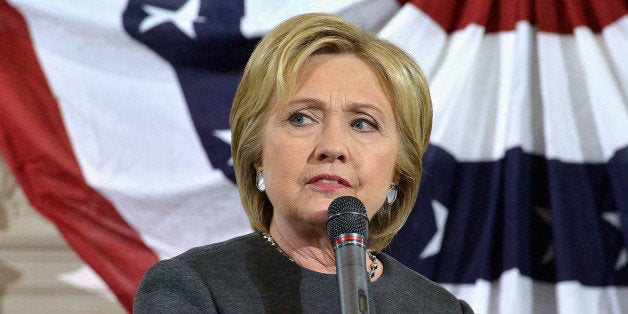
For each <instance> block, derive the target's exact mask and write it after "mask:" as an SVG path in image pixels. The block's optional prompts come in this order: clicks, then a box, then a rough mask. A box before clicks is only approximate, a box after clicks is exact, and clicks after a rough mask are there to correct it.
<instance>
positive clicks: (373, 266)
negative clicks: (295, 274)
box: [262, 232, 379, 278]
mask: <svg viewBox="0 0 628 314" xmlns="http://www.w3.org/2000/svg"><path fill="white" fill-rule="evenodd" d="M262 237H263V238H264V239H266V241H268V243H270V245H272V246H273V247H274V248H275V249H276V250H277V251H279V253H281V254H283V256H285V257H287V258H288V259H289V260H290V261H291V262H293V263H295V261H294V259H292V257H290V256H288V254H286V252H284V250H282V249H281V247H280V246H279V244H277V242H275V239H273V237H272V236H271V235H270V234H268V233H266V232H262ZM366 254H367V255H368V256H369V259H370V260H371V266H370V269H369V276H370V277H371V278H373V277H375V271H376V270H377V268H378V267H379V264H377V256H375V254H374V253H373V252H372V251H371V250H370V249H367V250H366Z"/></svg>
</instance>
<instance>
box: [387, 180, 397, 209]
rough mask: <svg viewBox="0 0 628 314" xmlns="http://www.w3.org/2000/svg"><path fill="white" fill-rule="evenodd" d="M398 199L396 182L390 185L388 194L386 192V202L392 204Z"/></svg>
mask: <svg viewBox="0 0 628 314" xmlns="http://www.w3.org/2000/svg"><path fill="white" fill-rule="evenodd" d="M396 199H397V186H396V185H394V184H391V185H390V189H389V190H388V194H386V202H387V203H388V205H392V203H394V202H395V200H396Z"/></svg>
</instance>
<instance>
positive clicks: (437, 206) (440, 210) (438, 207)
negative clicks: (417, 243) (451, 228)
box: [420, 200, 449, 259]
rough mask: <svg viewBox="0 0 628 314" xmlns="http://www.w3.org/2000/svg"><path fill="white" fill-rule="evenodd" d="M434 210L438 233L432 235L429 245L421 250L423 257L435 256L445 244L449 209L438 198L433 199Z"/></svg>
mask: <svg viewBox="0 0 628 314" xmlns="http://www.w3.org/2000/svg"><path fill="white" fill-rule="evenodd" d="M432 211H434V220H435V222H436V233H434V235H433V236H432V239H431V240H430V242H429V243H428V244H427V246H426V247H425V248H424V249H423V252H421V255H420V257H421V259H424V258H428V257H430V256H434V255H436V254H438V253H439V252H440V249H441V246H442V245H443V238H444V236H445V223H447V216H449V210H448V209H447V207H445V205H443V204H441V203H439V202H438V201H437V200H432Z"/></svg>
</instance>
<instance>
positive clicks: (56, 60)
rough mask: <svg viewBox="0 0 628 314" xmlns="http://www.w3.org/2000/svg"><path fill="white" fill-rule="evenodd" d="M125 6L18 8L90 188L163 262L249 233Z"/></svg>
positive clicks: (176, 90)
mask: <svg viewBox="0 0 628 314" xmlns="http://www.w3.org/2000/svg"><path fill="white" fill-rule="evenodd" d="M125 2H126V1H118V2H117V3H116V5H115V6H114V5H113V3H112V2H108V3H109V4H110V5H108V6H105V5H103V3H101V2H85V1H66V2H60V3H57V4H55V5H54V7H53V6H47V5H45V3H46V2H45V1H39V0H30V1H26V0H22V1H14V3H15V4H16V6H17V7H18V8H21V10H22V13H23V14H24V15H25V17H26V19H27V21H28V24H29V27H30V29H31V32H32V37H33V41H34V44H35V48H36V52H37V55H38V57H39V59H40V62H41V64H42V66H43V68H44V72H45V73H46V76H47V77H48V79H49V82H50V85H51V87H52V90H53V92H54V94H55V95H56V96H57V98H58V100H59V104H60V107H61V110H62V114H63V118H64V122H65V124H66V128H67V130H68V134H69V136H70V140H71V142H72V145H73V148H74V151H75V153H76V156H77V158H78V162H79V164H80V166H81V169H82V171H83V174H84V176H85V178H86V181H87V182H88V184H89V185H90V186H92V187H94V188H95V189H96V190H98V191H99V192H100V193H102V194H103V195H104V196H105V197H107V198H108V199H109V200H110V201H111V202H112V203H113V204H114V206H115V207H116V209H117V210H118V211H119V212H120V214H121V215H122V216H123V217H124V218H125V219H126V220H127V222H128V223H129V224H130V225H131V226H132V227H133V228H134V229H135V230H136V231H138V232H139V234H140V235H141V236H142V238H143V240H144V241H145V243H146V244H147V245H148V246H149V247H151V248H152V249H153V250H154V251H155V252H156V253H157V254H158V255H159V256H160V257H169V256H172V255H174V254H177V253H179V252H181V251H183V250H185V249H187V248H189V247H192V246H197V245H201V244H206V243H210V242H216V241H219V240H223V239H227V238H230V237H233V236H235V235H238V234H242V233H245V232H249V230H250V227H249V224H248V222H247V219H246V217H245V215H244V213H243V210H242V209H241V205H240V201H239V197H238V193H237V189H236V187H235V186H234V185H233V184H232V183H231V182H230V181H229V180H228V179H226V178H225V177H224V176H223V174H222V173H221V172H220V171H217V170H213V169H212V168H211V167H210V164H209V161H208V160H207V158H206V155H205V153H204V151H203V149H202V147H201V144H200V140H199V138H198V135H197V133H196V132H195V130H194V127H193V125H192V121H191V118H190V116H189V112H188V110H187V106H186V103H185V101H184V99H183V96H182V92H181V90H180V87H179V83H178V80H177V78H176V76H175V74H174V71H173V69H172V68H171V67H170V65H168V64H167V63H166V62H165V61H164V60H162V59H161V58H159V57H158V56H157V55H156V54H155V53H153V52H151V51H150V50H149V49H147V48H146V47H144V46H141V45H140V44H139V43H137V42H135V41H133V40H131V39H130V38H129V36H128V35H126V34H125V33H124V31H123V28H122V25H121V13H122V11H123V10H124V6H125V5H126V3H125ZM59 12H76V14H74V13H71V14H68V15H67V16H64V18H63V19H59V15H58V14H59Z"/></svg>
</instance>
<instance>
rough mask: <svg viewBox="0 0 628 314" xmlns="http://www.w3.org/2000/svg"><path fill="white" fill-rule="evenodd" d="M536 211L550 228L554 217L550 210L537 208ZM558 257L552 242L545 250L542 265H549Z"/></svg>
mask: <svg viewBox="0 0 628 314" xmlns="http://www.w3.org/2000/svg"><path fill="white" fill-rule="evenodd" d="M534 211H535V212H536V214H537V215H539V217H540V218H541V220H542V221H543V222H544V223H545V224H546V225H548V226H550V225H551V224H552V215H551V214H550V211H549V209H548V208H545V207H539V206H536V207H535V208H534ZM555 257H556V256H555V255H554V243H552V242H550V244H549V245H548V246H547V250H545V254H543V258H542V259H541V264H547V263H549V262H551V261H552V260H554V258H555Z"/></svg>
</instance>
